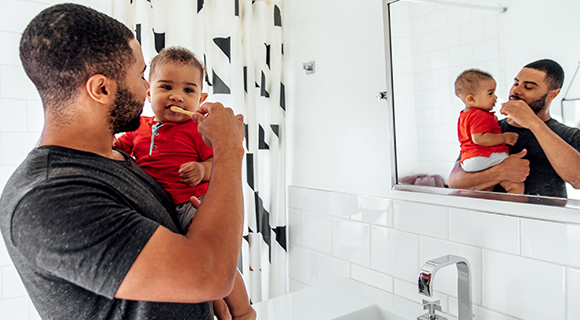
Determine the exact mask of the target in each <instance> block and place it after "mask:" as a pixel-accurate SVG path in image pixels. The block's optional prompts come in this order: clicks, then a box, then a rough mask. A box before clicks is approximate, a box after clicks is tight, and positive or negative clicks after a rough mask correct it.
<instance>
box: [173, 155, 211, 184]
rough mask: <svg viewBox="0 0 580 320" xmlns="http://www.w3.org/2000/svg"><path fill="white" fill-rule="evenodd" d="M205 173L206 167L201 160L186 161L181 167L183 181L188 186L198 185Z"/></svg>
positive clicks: (180, 172)
mask: <svg viewBox="0 0 580 320" xmlns="http://www.w3.org/2000/svg"><path fill="white" fill-rule="evenodd" d="M204 175H205V167H204V166H203V165H202V164H201V163H199V162H195V161H192V162H186V163H184V164H182V165H181V167H180V168H179V177H180V178H181V182H183V183H185V184H186V185H187V186H188V187H195V186H197V185H198V184H199V183H200V182H201V180H202V179H203V176H204Z"/></svg>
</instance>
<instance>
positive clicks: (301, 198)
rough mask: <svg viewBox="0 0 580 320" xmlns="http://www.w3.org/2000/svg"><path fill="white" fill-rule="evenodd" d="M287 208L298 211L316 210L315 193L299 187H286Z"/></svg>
mask: <svg viewBox="0 0 580 320" xmlns="http://www.w3.org/2000/svg"><path fill="white" fill-rule="evenodd" d="M288 206H289V207H291V208H296V209H300V210H308V211H312V212H313V211H315V210H316V191H315V190H312V189H306V188H301V187H293V186H290V187H288Z"/></svg>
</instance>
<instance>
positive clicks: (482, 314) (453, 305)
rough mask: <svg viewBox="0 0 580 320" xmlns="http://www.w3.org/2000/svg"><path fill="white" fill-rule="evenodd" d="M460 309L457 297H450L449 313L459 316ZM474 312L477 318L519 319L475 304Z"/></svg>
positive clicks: (490, 319) (493, 319)
mask: <svg viewBox="0 0 580 320" xmlns="http://www.w3.org/2000/svg"><path fill="white" fill-rule="evenodd" d="M458 311H459V308H458V306H457V299H456V298H453V297H449V314H450V315H452V316H454V317H457V316H458V313H459V312H458ZM473 314H474V315H475V319H477V320H518V319H517V318H513V317H510V316H506V315H504V314H501V313H497V312H494V311H492V310H489V309H486V308H483V307H481V306H478V305H473Z"/></svg>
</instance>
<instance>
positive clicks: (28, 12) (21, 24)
mask: <svg viewBox="0 0 580 320" xmlns="http://www.w3.org/2000/svg"><path fill="white" fill-rule="evenodd" d="M4 1H5V2H4V3H2V8H3V9H2V10H0V30H2V31H10V32H16V33H19V34H20V33H22V32H23V31H24V29H25V28H26V26H27V25H28V23H29V22H30V20H32V18H34V16H36V15H37V14H38V13H39V12H40V11H42V10H43V9H44V8H46V7H47V5H46V4H42V3H38V2H32V1H14V0H11V1H10V5H8V3H7V2H8V1H7V0H4Z"/></svg>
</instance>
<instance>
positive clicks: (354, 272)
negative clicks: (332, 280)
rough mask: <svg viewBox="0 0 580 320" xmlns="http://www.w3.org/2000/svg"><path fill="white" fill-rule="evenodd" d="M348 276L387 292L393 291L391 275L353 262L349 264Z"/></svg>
mask: <svg viewBox="0 0 580 320" xmlns="http://www.w3.org/2000/svg"><path fill="white" fill-rule="evenodd" d="M350 277H351V278H353V279H355V280H358V281H360V282H362V283H366V284H368V285H369V286H373V287H375V288H379V289H381V290H385V291H388V292H393V289H394V285H393V281H394V280H393V277H391V276H388V275H386V274H383V273H380V272H376V271H374V270H371V269H367V268H363V267H359V266H357V265H355V264H353V265H351V266H350Z"/></svg>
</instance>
